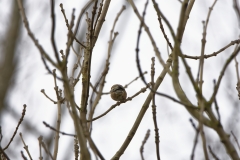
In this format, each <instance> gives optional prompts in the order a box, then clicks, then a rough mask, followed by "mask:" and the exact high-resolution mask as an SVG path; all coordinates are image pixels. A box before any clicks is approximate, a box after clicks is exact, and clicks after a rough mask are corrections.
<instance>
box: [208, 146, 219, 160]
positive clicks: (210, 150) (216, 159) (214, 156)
mask: <svg viewBox="0 0 240 160" xmlns="http://www.w3.org/2000/svg"><path fill="white" fill-rule="evenodd" d="M208 149H209V152H210V153H211V155H212V156H213V158H214V159H215V160H220V159H219V158H218V157H217V156H216V154H214V153H213V151H212V149H211V147H210V146H208Z"/></svg>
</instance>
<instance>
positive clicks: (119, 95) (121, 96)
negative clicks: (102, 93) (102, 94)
mask: <svg viewBox="0 0 240 160" xmlns="http://www.w3.org/2000/svg"><path fill="white" fill-rule="evenodd" d="M110 93H111V97H112V99H113V100H115V101H120V102H122V101H124V100H125V99H126V98H127V92H126V91H125V89H124V87H123V86H122V85H120V84H115V85H113V86H112V87H111V91H110Z"/></svg>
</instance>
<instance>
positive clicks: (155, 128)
mask: <svg viewBox="0 0 240 160" xmlns="http://www.w3.org/2000/svg"><path fill="white" fill-rule="evenodd" d="M154 66H155V58H154V57H152V65H151V83H152V88H154V75H155V67H154ZM152 115H153V123H154V131H155V143H156V155H157V159H158V160H160V153H159V152H160V147H159V132H158V130H159V129H158V125H157V116H156V115H157V112H156V104H155V93H153V97H152Z"/></svg>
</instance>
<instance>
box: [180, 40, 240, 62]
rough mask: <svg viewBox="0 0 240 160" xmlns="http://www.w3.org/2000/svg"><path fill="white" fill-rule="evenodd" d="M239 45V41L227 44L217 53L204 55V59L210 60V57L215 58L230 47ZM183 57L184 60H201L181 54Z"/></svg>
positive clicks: (197, 57)
mask: <svg viewBox="0 0 240 160" xmlns="http://www.w3.org/2000/svg"><path fill="white" fill-rule="evenodd" d="M239 43H240V39H237V40H234V41H231V42H230V43H229V44H227V45H226V46H225V47H223V48H221V49H219V50H218V51H216V52H213V53H212V54H206V55H204V58H205V59H207V58H210V57H213V56H217V55H218V54H219V53H221V52H223V51H224V50H225V49H227V48H229V47H231V46H232V45H235V44H239ZM183 57H184V58H189V59H195V60H198V59H200V58H201V56H189V55H186V54H183Z"/></svg>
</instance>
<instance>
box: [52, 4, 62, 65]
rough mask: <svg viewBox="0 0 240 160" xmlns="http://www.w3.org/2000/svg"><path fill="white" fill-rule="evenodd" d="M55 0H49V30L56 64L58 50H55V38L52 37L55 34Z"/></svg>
mask: <svg viewBox="0 0 240 160" xmlns="http://www.w3.org/2000/svg"><path fill="white" fill-rule="evenodd" d="M54 4H55V1H54V0H51V19H52V31H51V42H52V47H53V50H54V54H55V57H56V59H57V62H58V64H59V63H60V60H59V56H58V50H57V46H56V42H55V38H54V34H55V24H56V23H55V13H54V6H55V5H54Z"/></svg>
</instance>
